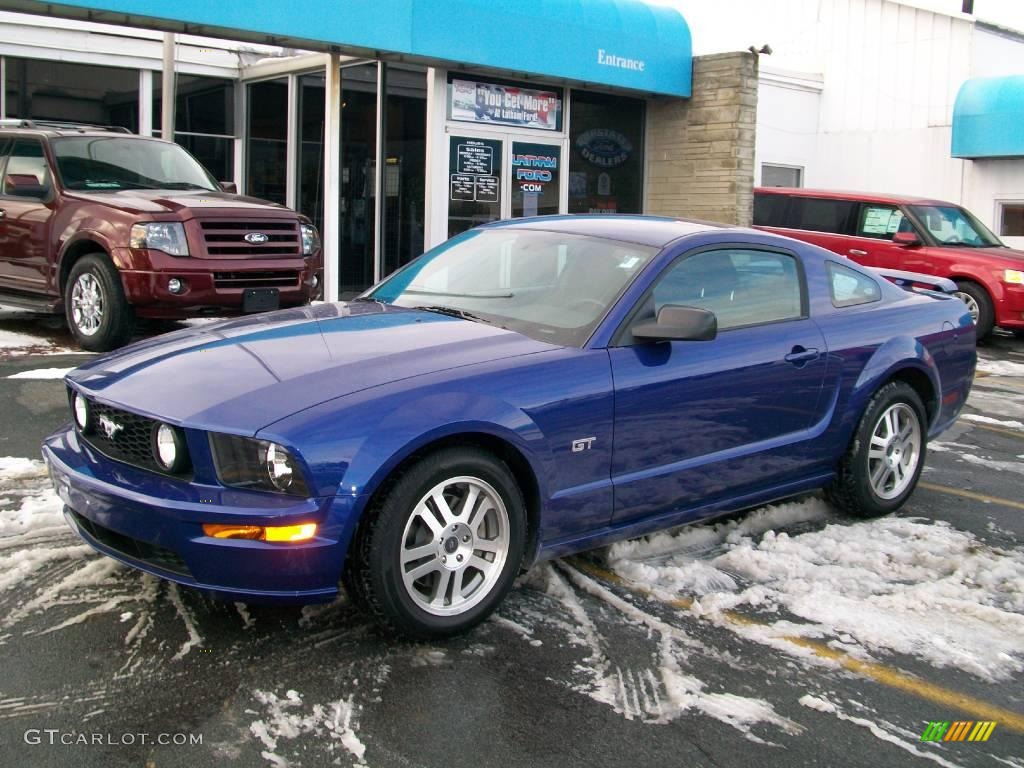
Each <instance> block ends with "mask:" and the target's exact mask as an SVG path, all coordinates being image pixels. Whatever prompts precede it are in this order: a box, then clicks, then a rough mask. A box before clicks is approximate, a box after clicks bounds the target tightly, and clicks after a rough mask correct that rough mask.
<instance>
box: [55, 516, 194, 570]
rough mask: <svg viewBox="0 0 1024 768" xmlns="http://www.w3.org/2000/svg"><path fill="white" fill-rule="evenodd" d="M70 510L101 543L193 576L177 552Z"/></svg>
mask: <svg viewBox="0 0 1024 768" xmlns="http://www.w3.org/2000/svg"><path fill="white" fill-rule="evenodd" d="M69 511H70V512H71V515H72V517H74V519H75V522H76V523H77V524H78V526H79V527H80V528H81V529H82V530H84V531H85V532H86V533H88V534H89V535H90V536H92V537H93V538H94V539H96V541H98V542H99V543H100V544H104V545H106V546H108V547H110V548H111V549H113V550H115V551H117V552H120V553H121V554H123V555H127V556H128V557H130V558H133V559H135V560H140V561H142V562H143V563H147V564H149V565H152V566H154V567H155V568H160V569H162V570H164V571H170V572H171V573H177V574H179V575H181V576H190V577H191V575H192V574H191V572H190V571H189V569H188V566H187V565H185V561H184V560H182V559H181V557H180V556H179V555H178V553H177V552H172V551H171V550H169V549H165V548H164V547H158V546H157V545H156V544H148V543H147V542H145V541H139V540H138V539H133V538H132V537H131V536H125V535H124V534H122V533H118V532H117V531H112V530H110V529H109V528H104V527H103V526H102V525H99V524H98V523H94V522H93V521H92V520H90V519H89V518H87V517H83V516H82V515H80V514H78V513H77V512H75V511H74V510H69Z"/></svg>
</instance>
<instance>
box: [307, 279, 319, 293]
mask: <svg viewBox="0 0 1024 768" xmlns="http://www.w3.org/2000/svg"><path fill="white" fill-rule="evenodd" d="M309 284H310V286H311V287H312V288H313V290H314V291H315V290H316V289H317V288H319V287H320V277H319V276H318V275H313V279H312V280H310V281H309Z"/></svg>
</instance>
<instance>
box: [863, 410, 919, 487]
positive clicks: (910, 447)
mask: <svg viewBox="0 0 1024 768" xmlns="http://www.w3.org/2000/svg"><path fill="white" fill-rule="evenodd" d="M920 461H921V422H920V419H918V416H917V412H916V411H915V410H914V409H913V408H911V407H910V406H909V405H907V404H906V403H895V404H894V405H891V406H889V407H888V408H886V409H885V411H884V412H883V413H882V415H881V416H880V417H879V419H878V421H877V423H876V424H875V428H874V430H873V431H872V433H871V446H870V448H869V450H868V478H869V481H870V483H871V489H872V490H873V491H874V492H875V494H876V495H877V496H878V497H879V498H881V499H886V500H889V499H894V498H896V497H897V496H899V495H900V494H901V493H903V492H904V491H905V490H906V489H907V487H908V486H909V485H910V484H911V483H912V482H913V481H914V476H915V474H916V472H917V465H918V463H919V462H920Z"/></svg>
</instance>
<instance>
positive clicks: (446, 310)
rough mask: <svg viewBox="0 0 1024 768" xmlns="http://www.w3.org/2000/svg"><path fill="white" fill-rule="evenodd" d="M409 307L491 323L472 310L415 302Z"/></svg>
mask: <svg viewBox="0 0 1024 768" xmlns="http://www.w3.org/2000/svg"><path fill="white" fill-rule="evenodd" d="M407 293H408V291H407ZM410 309H422V310H423V311H424V312H436V313H437V314H439V315H448V316H449V317H458V318H461V319H463V320H472V321H473V322H475V323H486V324H487V325H490V324H491V322H490V321H489V320H485V319H484V318H482V317H480V316H479V315H474V314H473V313H472V312H467V311H466V310H464V309H456V308H455V307H445V306H443V305H441V304H424V305H419V304H417V305H416V306H415V307H410Z"/></svg>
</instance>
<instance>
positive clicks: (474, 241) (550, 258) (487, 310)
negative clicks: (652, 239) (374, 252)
mask: <svg viewBox="0 0 1024 768" xmlns="http://www.w3.org/2000/svg"><path fill="white" fill-rule="evenodd" d="M657 252H658V249H657V248H649V247H644V246H641V245H633V244H632V243H623V242H618V241H615V240H604V239H600V238H594V237H584V236H579V235H567V234H563V233H561V232H540V231H536V230H526V229H513V228H507V229H504V228H502V229H490V230H471V231H469V232H466V233H464V234H462V235H459V236H458V237H456V238H453V239H452V240H449V241H448V242H447V243H444V244H443V245H440V246H438V247H437V248H434V249H433V250H431V251H428V252H427V253H425V254H423V256H421V257H420V258H419V259H417V260H416V261H413V262H412V263H410V264H409V265H408V266H406V267H405V268H404V269H402V270H400V271H398V272H396V273H395V274H393V275H392V276H391V277H389V278H388V279H387V280H385V281H384V282H383V283H381V284H380V285H379V286H377V287H376V288H374V289H373V290H372V291H370V292H369V293H368V294H367V295H366V297H365V298H370V299H376V300H379V301H384V302H387V303H389V304H395V305H397V306H400V307H422V308H427V309H432V310H433V311H439V312H446V313H449V314H462V315H463V316H466V317H467V319H470V320H477V321H479V322H486V323H491V324H493V325H498V326H501V327H503V328H508V329H510V330H513V331H518V332H519V333H522V334H525V335H526V336H530V337H531V338H535V339H540V340H542V341H549V342H551V343H553V344H561V345H564V346H581V345H582V344H583V343H584V342H585V341H586V340H587V339H588V338H589V337H590V334H591V333H593V331H594V329H595V328H596V327H597V324H598V323H599V322H600V321H601V318H603V317H604V315H605V312H606V311H607V310H608V308H609V307H610V306H611V305H612V304H613V303H614V302H615V300H616V299H617V298H618V297H619V296H620V295H621V294H622V292H623V291H624V290H625V289H626V286H628V285H629V283H630V282H631V281H632V280H633V278H634V277H635V276H636V275H637V274H638V273H639V272H640V270H642V269H643V268H644V266H645V265H646V264H647V263H648V262H649V261H650V260H651V258H652V257H653V256H654V255H655V254H656V253H657Z"/></svg>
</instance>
